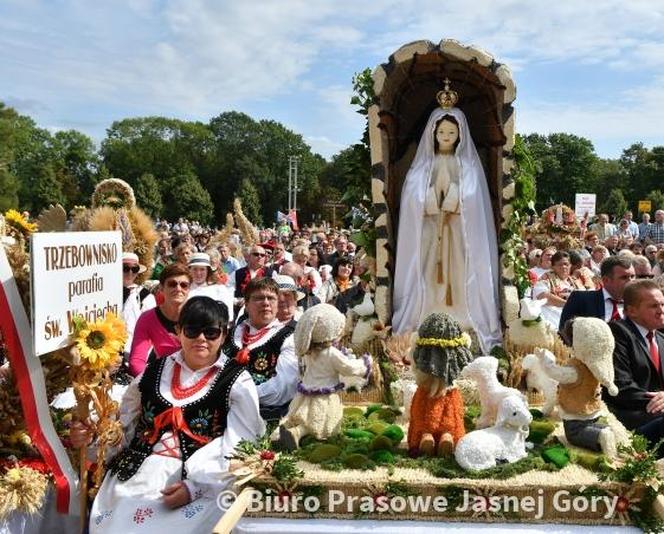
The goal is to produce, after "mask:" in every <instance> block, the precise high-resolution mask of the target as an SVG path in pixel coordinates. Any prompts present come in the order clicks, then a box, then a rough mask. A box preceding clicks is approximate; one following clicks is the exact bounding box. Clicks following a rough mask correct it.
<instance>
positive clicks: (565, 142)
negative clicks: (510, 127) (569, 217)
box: [524, 133, 599, 210]
mask: <svg viewBox="0 0 664 534" xmlns="http://www.w3.org/2000/svg"><path fill="white" fill-rule="evenodd" d="M524 141H525V143H526V148H527V149H528V150H529V151H530V153H531V154H532V155H533V157H534V158H535V161H536V162H537V166H538V172H537V175H536V181H537V193H538V198H537V208H538V209H539V210H541V209H543V208H545V207H547V206H550V205H551V204H555V203H557V202H563V203H565V204H568V205H574V199H575V194H576V193H588V192H593V191H596V190H597V186H598V183H597V179H598V163H599V158H598V157H597V155H596V154H595V149H594V147H593V144H592V143H591V142H590V141H589V140H588V139H585V138H583V137H578V136H576V135H572V134H566V133H554V134H550V135H548V136H543V135H539V134H530V135H528V136H525V137H524Z"/></svg>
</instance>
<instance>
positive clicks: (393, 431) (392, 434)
mask: <svg viewBox="0 0 664 534" xmlns="http://www.w3.org/2000/svg"><path fill="white" fill-rule="evenodd" d="M382 435H383V436H386V437H388V438H390V440H391V441H392V443H394V444H399V443H401V440H402V439H403V438H404V435H405V434H404V431H403V430H402V429H401V427H400V426H399V425H390V426H388V427H387V428H386V429H385V430H384V431H383V432H382Z"/></svg>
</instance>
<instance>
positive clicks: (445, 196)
mask: <svg viewBox="0 0 664 534" xmlns="http://www.w3.org/2000/svg"><path fill="white" fill-rule="evenodd" d="M420 254H421V256H422V258H421V259H422V267H423V273H424V279H425V280H426V281H427V285H428V286H429V288H430V291H427V292H425V294H424V300H425V303H424V309H425V310H427V311H428V313H433V312H445V313H448V314H450V315H452V316H453V317H454V318H455V319H456V320H457V321H458V322H459V324H460V325H461V328H463V329H466V330H467V329H469V328H472V323H471V322H470V317H469V316H468V305H467V304H466V290H465V280H466V262H465V255H466V251H465V248H464V246H463V229H462V228H461V198H460V194H459V165H458V163H457V160H456V158H455V157H454V156H453V155H441V154H438V155H436V158H435V161H434V166H433V172H432V173H431V184H430V186H429V189H428V190H427V196H426V200H425V205H424V220H423V221H422V250H421V251H420ZM448 292H449V293H450V295H449V297H448V294H447V293H448Z"/></svg>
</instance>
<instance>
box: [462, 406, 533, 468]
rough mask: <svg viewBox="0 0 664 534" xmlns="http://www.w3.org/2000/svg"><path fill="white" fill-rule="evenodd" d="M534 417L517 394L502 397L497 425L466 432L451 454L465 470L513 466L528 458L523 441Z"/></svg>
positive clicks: (524, 441)
mask: <svg viewBox="0 0 664 534" xmlns="http://www.w3.org/2000/svg"><path fill="white" fill-rule="evenodd" d="M532 420H533V416H532V415H531V414H530V412H529V411H528V406H527V405H526V403H525V401H524V400H523V399H522V398H521V397H520V396H516V395H511V396H507V397H504V398H503V399H502V400H501V401H500V404H499V406H498V413H497V417H496V424H495V425H493V426H492V427H489V428H484V429H481V430H474V431H473V432H469V433H468V434H466V435H465V436H464V437H463V438H461V439H460V440H459V443H458V444H457V446H456V450H455V451H454V458H455V459H456V461H457V463H458V464H459V465H460V466H461V467H462V468H463V469H465V470H466V471H478V470H481V469H488V468H490V467H495V466H496V465H497V464H498V463H503V462H508V463H513V462H516V461H518V460H520V459H522V458H525V457H526V456H527V454H528V453H527V452H526V449H527V448H528V447H527V444H526V438H527V437H528V433H529V425H530V422H531V421H532Z"/></svg>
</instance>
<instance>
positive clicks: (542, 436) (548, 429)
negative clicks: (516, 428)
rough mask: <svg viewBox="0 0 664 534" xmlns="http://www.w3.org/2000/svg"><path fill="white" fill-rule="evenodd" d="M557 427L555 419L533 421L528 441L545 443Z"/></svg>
mask: <svg viewBox="0 0 664 534" xmlns="http://www.w3.org/2000/svg"><path fill="white" fill-rule="evenodd" d="M555 429H556V424H555V423H554V422H553V421H549V420H545V421H532V422H531V423H530V433H529V434H528V441H531V442H533V443H538V444H539V443H544V441H545V440H546V438H548V437H549V436H550V435H551V433H552V432H553V431H554V430H555Z"/></svg>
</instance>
